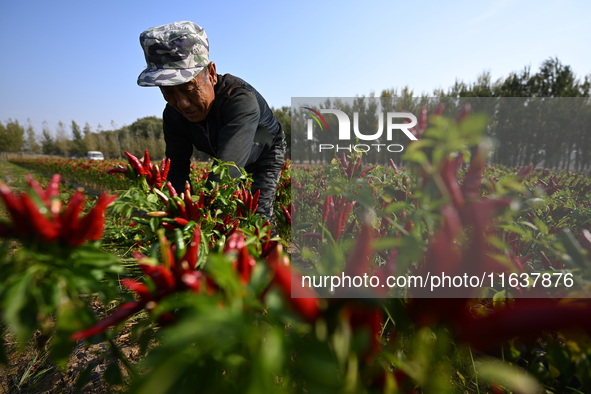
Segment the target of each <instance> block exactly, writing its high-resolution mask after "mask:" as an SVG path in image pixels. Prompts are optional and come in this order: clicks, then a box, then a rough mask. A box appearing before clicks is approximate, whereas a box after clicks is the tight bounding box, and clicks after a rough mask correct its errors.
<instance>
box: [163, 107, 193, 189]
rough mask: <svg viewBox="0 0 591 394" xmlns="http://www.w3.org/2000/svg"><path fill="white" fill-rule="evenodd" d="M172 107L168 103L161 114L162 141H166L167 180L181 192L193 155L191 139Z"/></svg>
mask: <svg viewBox="0 0 591 394" xmlns="http://www.w3.org/2000/svg"><path fill="white" fill-rule="evenodd" d="M172 111H173V109H172V108H169V107H168V105H167V106H166V108H165V109H164V114H163V131H164V141H165V142H166V157H168V158H170V171H169V173H168V180H169V181H170V183H172V186H173V187H174V189H175V190H176V191H177V193H179V194H180V193H181V192H182V191H183V190H185V182H186V181H188V180H189V172H190V171H191V156H192V155H193V141H192V139H191V134H190V132H189V131H188V130H185V129H184V127H183V126H182V125H181V124H180V123H179V122H178V120H177V119H176V117H175V116H174V114H173V113H172Z"/></svg>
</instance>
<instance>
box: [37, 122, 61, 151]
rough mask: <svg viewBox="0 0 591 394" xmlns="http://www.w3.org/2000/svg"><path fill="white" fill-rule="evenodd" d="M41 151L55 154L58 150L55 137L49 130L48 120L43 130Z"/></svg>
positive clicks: (44, 123)
mask: <svg viewBox="0 0 591 394" xmlns="http://www.w3.org/2000/svg"><path fill="white" fill-rule="evenodd" d="M41 152H42V153H44V154H46V155H55V154H57V152H58V149H57V146H56V145H55V139H54V138H53V136H52V135H51V132H50V131H49V127H48V125H47V122H43V130H42V132H41Z"/></svg>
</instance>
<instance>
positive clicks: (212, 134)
mask: <svg viewBox="0 0 591 394" xmlns="http://www.w3.org/2000/svg"><path fill="white" fill-rule="evenodd" d="M214 91H215V99H214V101H213V104H212V108H211V110H210V112H209V114H208V115H207V118H206V119H205V120H204V121H202V122H196V123H195V122H191V121H189V120H187V119H186V118H184V117H183V116H182V115H181V114H180V113H179V112H178V111H176V110H175V109H174V108H173V107H171V106H170V105H166V108H165V109H164V115H163V120H164V140H165V141H166V156H167V157H169V158H170V159H171V168H170V172H169V175H168V179H169V180H170V182H171V183H172V185H173V186H174V188H175V189H176V190H177V191H178V192H180V191H182V190H183V189H184V184H185V181H187V180H189V172H190V163H191V156H192V154H193V146H194V147H195V148H197V150H199V151H201V152H204V153H207V154H208V155H210V156H211V157H213V158H217V159H220V160H221V161H233V162H234V163H236V165H237V166H238V167H243V168H244V167H248V166H251V165H255V164H256V163H257V161H259V160H262V159H264V158H265V155H268V154H270V152H272V150H273V148H274V147H277V146H279V145H281V144H283V141H284V135H283V131H282V129H281V126H280V125H279V122H278V121H277V119H276V118H275V116H274V115H273V111H272V110H271V108H270V107H269V105H268V104H267V102H266V101H265V99H264V98H263V97H262V96H261V95H260V94H259V93H258V92H257V91H256V89H254V88H253V87H252V86H250V85H249V84H248V83H246V82H245V81H243V80H242V79H240V78H238V77H235V76H233V75H230V74H225V75H218V82H217V84H216V85H215V86H214ZM230 174H231V175H232V176H237V175H238V170H237V169H235V168H231V169H230ZM212 180H213V179H212Z"/></svg>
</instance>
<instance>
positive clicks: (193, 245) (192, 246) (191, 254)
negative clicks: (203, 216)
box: [181, 226, 201, 270]
mask: <svg viewBox="0 0 591 394" xmlns="http://www.w3.org/2000/svg"><path fill="white" fill-rule="evenodd" d="M200 244H201V228H200V227H199V226H195V231H194V232H193V238H192V239H191V242H190V243H189V245H187V250H186V251H185V255H184V256H183V258H182V259H181V264H182V263H183V262H185V261H186V262H187V263H188V264H189V268H190V269H192V270H194V269H195V267H196V266H197V258H198V256H199V245H200Z"/></svg>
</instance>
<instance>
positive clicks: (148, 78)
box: [137, 67, 205, 86]
mask: <svg viewBox="0 0 591 394" xmlns="http://www.w3.org/2000/svg"><path fill="white" fill-rule="evenodd" d="M204 68H205V67H195V68H190V69H187V68H182V69H176V68H159V69H145V70H144V71H142V73H141V74H140V76H139V77H138V79H137V84H138V85H140V86H174V85H182V84H183V83H187V82H189V81H190V80H192V79H193V78H195V77H196V76H197V74H199V73H200V72H201V71H202V70H203V69H204Z"/></svg>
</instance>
